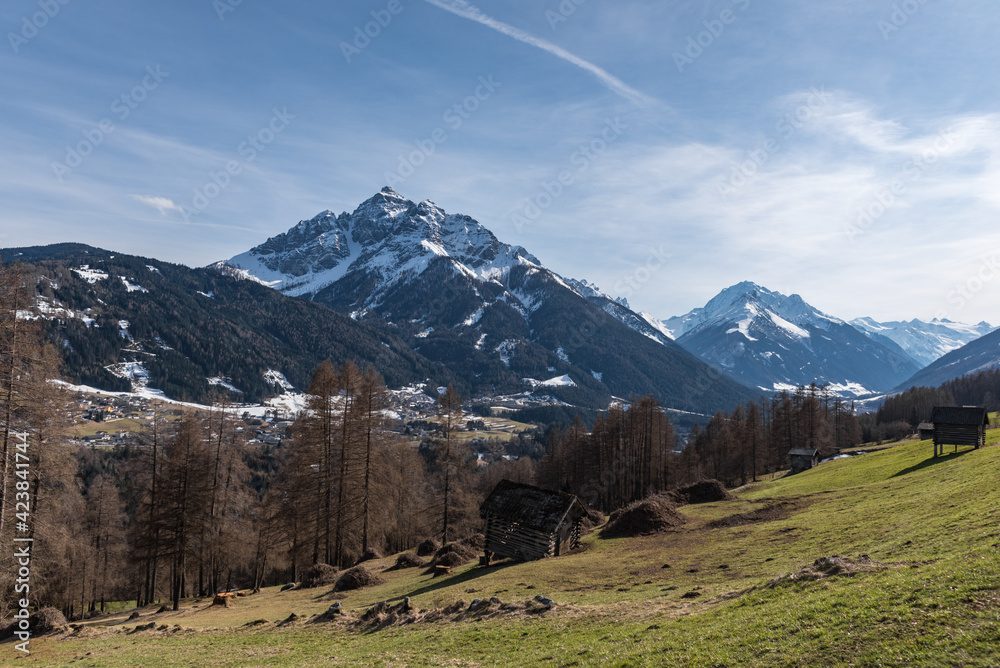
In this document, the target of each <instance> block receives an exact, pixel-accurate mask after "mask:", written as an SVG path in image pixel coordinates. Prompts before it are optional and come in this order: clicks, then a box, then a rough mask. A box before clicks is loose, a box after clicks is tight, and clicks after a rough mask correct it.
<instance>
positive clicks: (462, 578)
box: [393, 560, 522, 600]
mask: <svg viewBox="0 0 1000 668" xmlns="http://www.w3.org/2000/svg"><path fill="white" fill-rule="evenodd" d="M520 563H522V562H520V561H510V560H508V561H503V562H501V563H499V564H495V565H493V566H474V567H473V568H470V569H469V570H467V571H464V572H462V573H458V574H457V575H449V576H441V577H437V578H434V579H433V580H431V581H430V583H428V584H426V585H424V586H423V587H420V588H419V589H414V590H413V591H411V592H410V593H409V594H404V595H403V596H400V597H399V600H402V599H403V598H404V597H406V596H419V595H420V594H427V593H430V592H432V591H437V590H438V589H444V588H445V587H451V586H453V585H459V584H464V583H466V582H470V581H472V580H475V579H477V578H480V577H482V576H484V575H489V574H490V573H496V572H497V571H499V570H501V569H504V568H508V567H510V566H516V565H518V564H520ZM393 600H395V599H393Z"/></svg>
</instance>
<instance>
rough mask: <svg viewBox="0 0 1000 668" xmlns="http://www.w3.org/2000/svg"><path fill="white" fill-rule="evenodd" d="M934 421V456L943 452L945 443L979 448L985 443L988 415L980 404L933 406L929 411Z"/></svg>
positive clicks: (956, 448) (956, 446) (988, 422)
mask: <svg viewBox="0 0 1000 668" xmlns="http://www.w3.org/2000/svg"><path fill="white" fill-rule="evenodd" d="M931 422H933V423H934V456H935V457H937V456H938V455H939V454H940V455H943V454H944V446H945V445H954V446H955V451H956V452H957V451H958V446H960V445H971V446H972V447H974V448H979V447H982V446H984V445H986V428H987V427H988V426H989V424H990V416H989V414H988V413H987V412H986V409H985V408H982V407H980V406H935V407H934V410H933V411H932V412H931Z"/></svg>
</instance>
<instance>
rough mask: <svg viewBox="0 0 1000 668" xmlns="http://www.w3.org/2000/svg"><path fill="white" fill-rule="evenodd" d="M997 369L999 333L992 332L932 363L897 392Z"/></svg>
mask: <svg viewBox="0 0 1000 668" xmlns="http://www.w3.org/2000/svg"><path fill="white" fill-rule="evenodd" d="M998 367H1000V330H994V331H992V332H990V333H989V334H986V335H985V336H981V337H979V338H978V339H974V340H973V341H970V342H969V343H967V344H965V345H964V346H962V347H961V348H958V349H956V350H952V351H951V352H950V353H947V354H946V355H944V356H943V357H941V358H939V359H937V360H935V361H934V362H932V363H931V364H930V365H928V366H927V367H925V368H923V369H921V370H920V371H919V372H917V373H916V374H915V375H914V376H913V377H912V378H909V379H908V380H906V382H904V383H902V384H901V385H900V386H899V387H898V388H897V389H898V390H905V389H907V388H910V387H921V386H922V387H936V386H938V385H940V384H941V383H945V382H947V381H949V380H952V379H954V378H959V377H960V376H965V375H968V374H972V373H977V372H979V371H986V370H987V369H996V368H998Z"/></svg>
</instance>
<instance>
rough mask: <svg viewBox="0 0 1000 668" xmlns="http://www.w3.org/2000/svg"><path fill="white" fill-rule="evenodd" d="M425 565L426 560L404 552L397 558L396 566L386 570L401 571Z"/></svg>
mask: <svg viewBox="0 0 1000 668" xmlns="http://www.w3.org/2000/svg"><path fill="white" fill-rule="evenodd" d="M423 565H424V560H423V559H421V558H420V557H418V556H417V555H415V554H413V553H412V552H404V553H403V554H401V555H399V556H398V557H396V565H395V566H390V567H389V568H387V569H386V570H390V571H401V570H403V569H405V568H420V567H421V566H423Z"/></svg>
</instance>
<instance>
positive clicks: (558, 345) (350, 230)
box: [214, 188, 756, 412]
mask: <svg viewBox="0 0 1000 668" xmlns="http://www.w3.org/2000/svg"><path fill="white" fill-rule="evenodd" d="M214 268H215V269H217V270H218V271H220V272H222V273H225V274H228V275H231V276H240V277H243V278H246V279H249V280H253V281H256V282H260V283H263V284H265V285H268V286H272V287H274V288H276V289H277V290H280V291H282V292H284V293H285V294H287V295H294V296H299V297H304V298H308V299H311V300H313V301H315V302H317V303H320V304H323V305H325V306H328V307H330V308H332V309H334V310H337V311H340V312H342V313H346V314H349V315H350V316H351V317H352V318H354V319H356V320H358V321H360V322H366V323H369V324H372V325H373V326H377V327H380V328H384V329H385V330H386V331H389V332H391V333H393V334H394V335H396V336H399V337H400V338H402V339H403V340H405V341H407V342H408V343H409V344H410V345H411V346H412V347H413V349H414V350H415V351H417V352H419V353H420V354H421V355H423V356H425V357H426V358H428V359H429V360H431V361H434V362H437V363H440V364H443V365H444V366H446V367H448V368H449V369H450V370H451V371H452V372H453V373H455V374H457V375H459V376H460V377H462V378H464V380H465V381H466V385H467V386H470V387H474V388H475V389H476V391H478V392H484V391H488V392H498V393H499V392H514V391H524V390H526V389H530V388H533V387H542V388H544V389H545V391H546V392H549V393H551V394H552V395H553V396H556V397H558V398H559V399H561V400H563V401H566V402H568V403H573V404H578V405H586V406H600V407H603V406H606V405H607V403H608V401H610V399H611V398H612V396H618V397H625V398H627V397H629V396H639V395H642V394H646V393H651V394H654V395H656V396H657V397H659V398H660V399H661V401H663V402H664V403H665V404H666V405H667V406H669V407H671V408H676V409H679V410H690V411H699V412H701V411H713V410H715V409H717V408H720V407H723V406H732V405H735V404H736V403H739V402H742V401H746V400H749V399H753V398H754V397H755V396H756V392H753V391H751V390H749V389H748V388H746V387H743V386H741V385H739V384H738V383H736V382H733V381H732V380H730V379H728V378H725V377H724V376H722V375H721V374H719V373H717V372H716V371H715V370H713V369H711V368H710V367H709V366H708V365H706V364H705V363H704V362H702V361H701V360H699V359H697V358H696V357H695V356H694V355H692V354H691V353H689V352H688V351H686V350H685V349H684V348H682V347H681V346H679V345H677V344H675V343H674V342H673V341H670V340H669V339H668V338H666V337H664V336H662V335H658V333H657V332H656V331H655V330H653V329H652V328H651V327H650V326H649V325H648V324H646V323H645V321H644V320H643V319H642V318H641V317H640V316H639V315H638V314H635V313H633V312H632V311H631V310H630V309H629V308H628V304H627V302H625V301H624V300H618V301H615V300H613V299H612V298H610V297H608V296H606V295H604V294H603V293H600V291H599V290H597V289H596V287H594V286H590V285H589V284H587V283H586V282H585V281H570V280H567V279H564V278H562V277H561V276H559V275H557V274H556V273H554V272H552V271H551V270H549V269H547V268H546V267H544V266H543V265H542V263H541V262H540V261H539V260H538V259H537V258H536V257H535V256H534V255H532V254H531V253H529V252H528V251H526V250H525V249H524V248H522V247H520V246H511V245H509V244H505V243H503V242H501V241H499V240H498V239H497V238H496V236H494V235H493V233H492V232H490V231H489V230H488V229H486V228H485V227H484V226H482V225H481V224H480V223H478V222H477V221H476V220H474V219H472V218H470V217H469V216H466V215H461V214H448V213H446V212H445V211H444V210H442V209H441V208H440V207H438V206H437V205H435V204H434V203H433V202H429V201H423V202H419V203H417V202H413V201H411V200H408V199H406V198H404V197H402V196H401V195H399V194H397V193H396V192H394V191H393V190H392V189H390V188H384V189H383V190H382V191H381V192H379V193H378V194H376V195H375V196H374V197H372V198H370V199H369V200H367V201H365V202H363V203H362V204H361V205H360V206H359V207H358V208H357V209H356V210H355V211H354V212H353V213H350V214H348V213H343V214H340V215H339V216H338V215H335V214H333V213H332V212H330V211H325V212H322V213H320V214H319V215H318V216H316V217H315V218H312V219H310V220H307V221H302V222H300V223H298V224H297V225H295V226H294V227H292V228H291V229H290V230H288V231H287V232H285V233H282V234H279V235H277V236H275V237H272V238H271V239H268V240H267V241H265V242H264V243H262V244H260V245H259V246H256V247H254V248H252V249H250V250H249V251H247V252H245V253H241V254H240V255H237V256H235V257H232V258H230V259H228V260H226V261H224V262H219V263H217V264H216V265H214ZM637 330H639V331H637ZM643 330H648V331H643ZM557 381H558V382H557Z"/></svg>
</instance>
